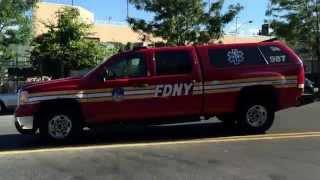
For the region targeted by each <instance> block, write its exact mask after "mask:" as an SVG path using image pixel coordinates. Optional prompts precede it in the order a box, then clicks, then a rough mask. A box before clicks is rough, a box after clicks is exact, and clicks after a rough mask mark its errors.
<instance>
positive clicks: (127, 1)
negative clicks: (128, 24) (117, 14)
mask: <svg viewBox="0 0 320 180" xmlns="http://www.w3.org/2000/svg"><path fill="white" fill-rule="evenodd" d="M127 19H129V0H127Z"/></svg>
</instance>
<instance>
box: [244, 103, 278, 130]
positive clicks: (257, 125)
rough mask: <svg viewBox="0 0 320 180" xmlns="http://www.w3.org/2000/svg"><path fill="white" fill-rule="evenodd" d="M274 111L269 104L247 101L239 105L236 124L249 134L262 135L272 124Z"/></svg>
mask: <svg viewBox="0 0 320 180" xmlns="http://www.w3.org/2000/svg"><path fill="white" fill-rule="evenodd" d="M274 117H275V111H274V108H273V107H272V104H271V103H268V102H264V101H257V100H256V101H248V102H247V103H244V104H242V105H241V107H240V110H239V117H238V123H239V127H240V128H241V130H244V131H246V132H249V133H264V132H265V131H267V130H268V129H270V127H271V126H272V124H273V121H274Z"/></svg>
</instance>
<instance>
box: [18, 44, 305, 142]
mask: <svg viewBox="0 0 320 180" xmlns="http://www.w3.org/2000/svg"><path fill="white" fill-rule="evenodd" d="M303 89H304V68H303V63H302V61H301V60H300V58H299V57H298V56H297V55H296V54H295V53H294V52H293V51H292V50H291V49H289V48H288V47H287V46H286V45H284V44H283V43H281V42H279V41H273V42H259V43H250V44H228V45H202V46H182V47H164V48H145V49H136V50H133V51H129V52H124V53H120V54H117V55H115V56H113V57H111V58H110V59H108V60H107V61H105V62H104V63H103V64H101V65H99V66H98V67H96V68H95V69H93V70H92V71H91V72H89V73H88V74H87V75H85V76H83V77H72V78H66V79H59V80H53V81H49V82H44V83H40V84H35V85H30V86H26V87H24V88H22V89H21V91H20V93H19V103H18V108H17V109H16V112H15V125H16V128H17V130H18V131H19V132H20V133H22V134H27V133H28V134H30V133H35V132H36V131H37V130H38V129H39V130H40V134H41V135H42V136H43V137H47V138H49V139H52V140H65V139H70V138H71V137H74V136H75V135H77V134H79V133H80V132H81V130H82V129H83V127H92V126H99V125H104V124H108V123H119V122H121V123H126V122H144V123H159V124H161V123H164V122H165V123H170V122H174V123H176V122H177V120H181V122H182V121H184V120H188V119H192V120H200V117H202V119H203V117H205V118H206V119H208V118H210V117H214V116H216V117H218V118H219V119H220V120H222V121H224V122H226V123H235V124H236V125H237V126H238V127H239V128H241V129H242V130H245V131H248V132H254V133H261V132H265V131H266V130H268V129H269V128H270V127H271V125H272V123H273V121H274V114H275V112H277V111H279V110H282V109H285V108H289V107H293V106H296V105H297V103H298V99H299V97H300V96H301V95H302V93H303Z"/></svg>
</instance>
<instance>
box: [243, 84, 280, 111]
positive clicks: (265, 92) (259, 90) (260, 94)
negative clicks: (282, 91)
mask: <svg viewBox="0 0 320 180" xmlns="http://www.w3.org/2000/svg"><path fill="white" fill-rule="evenodd" d="M257 99H258V100H262V101H264V102H268V103H271V104H272V105H274V109H275V110H277V109H278V93H277V90H276V88H275V87H274V86H270V85H267V86H250V87H245V88H243V89H242V90H241V91H240V95H239V98H238V101H237V108H239V106H241V103H242V102H246V101H249V100H257Z"/></svg>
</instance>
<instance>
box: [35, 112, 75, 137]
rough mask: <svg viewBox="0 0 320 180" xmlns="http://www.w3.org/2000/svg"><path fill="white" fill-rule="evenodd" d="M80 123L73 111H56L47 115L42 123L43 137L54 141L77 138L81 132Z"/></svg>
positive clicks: (41, 131) (41, 132)
mask: <svg viewBox="0 0 320 180" xmlns="http://www.w3.org/2000/svg"><path fill="white" fill-rule="evenodd" d="M80 127H81V126H80V123H79V121H78V119H77V118H76V116H75V115H74V114H73V113H69V112H63V111H62V112H56V113H52V114H51V115H49V116H47V118H46V119H45V120H44V121H43V122H42V123H41V125H40V134H41V136H42V137H43V138H45V139H49V140H53V141H65V140H71V139H72V138H75V137H77V136H78V135H79V133H80V130H81V128H80Z"/></svg>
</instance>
